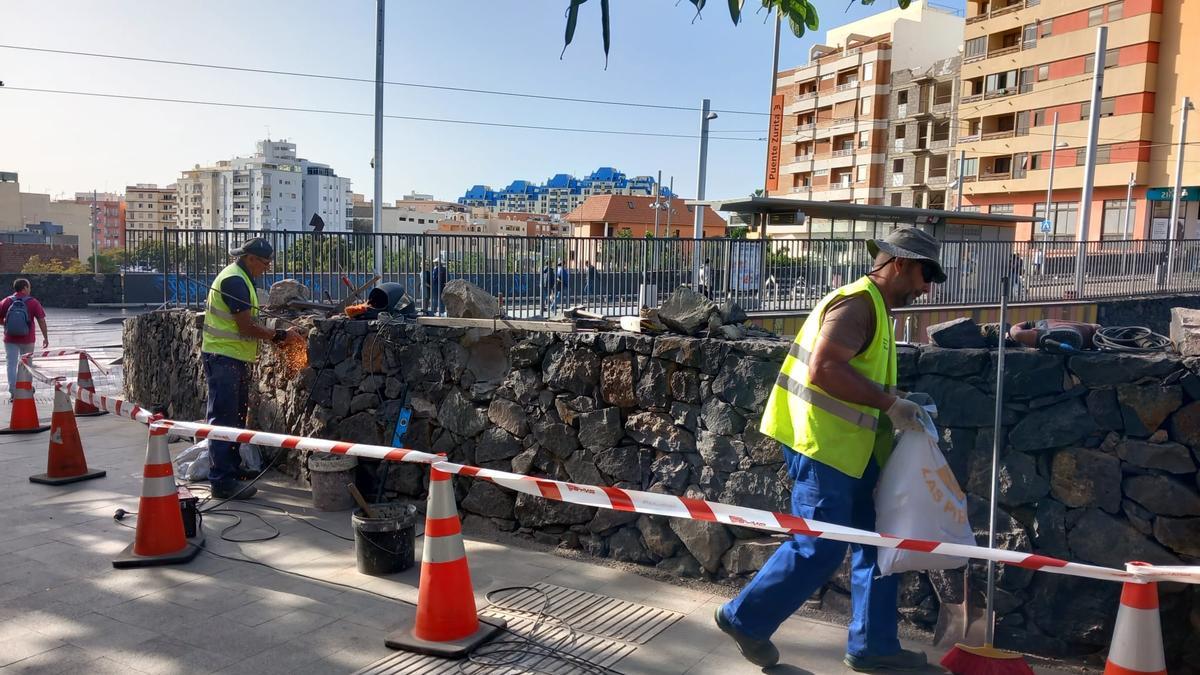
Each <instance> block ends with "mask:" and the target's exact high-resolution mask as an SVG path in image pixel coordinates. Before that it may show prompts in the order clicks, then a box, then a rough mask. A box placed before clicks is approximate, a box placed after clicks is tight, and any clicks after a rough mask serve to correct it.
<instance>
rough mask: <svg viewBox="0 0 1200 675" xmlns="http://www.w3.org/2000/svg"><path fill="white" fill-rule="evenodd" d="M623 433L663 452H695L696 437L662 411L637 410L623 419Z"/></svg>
mask: <svg viewBox="0 0 1200 675" xmlns="http://www.w3.org/2000/svg"><path fill="white" fill-rule="evenodd" d="M625 433H626V434H627V435H628V436H629V437H630V438H632V439H633V440H635V441H637V442H638V443H640V444H642V445H645V446H648V447H651V448H654V449H656V450H661V451H663V452H695V451H696V438H695V436H693V435H692V434H691V432H689V431H687V430H686V429H680V428H679V427H677V426H675V424H674V422H673V420H672V419H671V418H670V417H669V416H667V415H665V414H662V413H655V412H638V413H634V414H632V415H630V416H629V418H628V419H626V420H625Z"/></svg>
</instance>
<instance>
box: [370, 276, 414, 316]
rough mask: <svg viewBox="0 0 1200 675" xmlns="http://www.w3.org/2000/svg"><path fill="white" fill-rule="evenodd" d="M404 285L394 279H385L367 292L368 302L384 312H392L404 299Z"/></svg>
mask: <svg viewBox="0 0 1200 675" xmlns="http://www.w3.org/2000/svg"><path fill="white" fill-rule="evenodd" d="M404 297H405V292H404V287H403V286H401V285H400V284H398V283H396V282H394V281H385V282H384V283H382V284H379V285H378V286H376V287H375V288H372V289H371V292H370V293H368V294H367V304H368V305H370V306H371V307H373V308H375V309H378V310H380V311H383V312H391V311H392V310H393V309H395V308H396V305H397V304H398V303H400V301H402V300H404Z"/></svg>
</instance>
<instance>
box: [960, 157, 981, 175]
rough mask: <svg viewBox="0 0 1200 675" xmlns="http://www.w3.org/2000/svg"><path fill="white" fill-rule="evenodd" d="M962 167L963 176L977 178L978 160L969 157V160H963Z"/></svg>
mask: <svg viewBox="0 0 1200 675" xmlns="http://www.w3.org/2000/svg"><path fill="white" fill-rule="evenodd" d="M962 167H963V175H964V176H978V175H979V158H978V157H971V158H969V159H965V160H963V164H962Z"/></svg>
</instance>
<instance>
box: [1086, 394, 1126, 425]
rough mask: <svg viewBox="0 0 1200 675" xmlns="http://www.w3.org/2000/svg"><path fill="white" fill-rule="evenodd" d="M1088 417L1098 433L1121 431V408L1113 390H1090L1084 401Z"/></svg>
mask: <svg viewBox="0 0 1200 675" xmlns="http://www.w3.org/2000/svg"><path fill="white" fill-rule="evenodd" d="M1085 402H1086V405H1087V411H1088V415H1090V416H1091V418H1092V421H1093V422H1095V424H1096V428H1097V429H1099V430H1100V431H1122V430H1124V428H1125V426H1124V424H1123V423H1122V421H1121V406H1120V404H1118V403H1117V392H1116V390H1115V389H1092V390H1089V391H1088V393H1087V397H1086V399H1085Z"/></svg>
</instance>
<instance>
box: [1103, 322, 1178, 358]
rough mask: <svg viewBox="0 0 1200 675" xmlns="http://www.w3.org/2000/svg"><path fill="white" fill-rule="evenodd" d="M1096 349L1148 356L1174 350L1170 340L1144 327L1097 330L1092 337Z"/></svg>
mask: <svg viewBox="0 0 1200 675" xmlns="http://www.w3.org/2000/svg"><path fill="white" fill-rule="evenodd" d="M1092 342H1093V343H1094V344H1095V345H1096V349H1099V350H1100V351H1102V352H1124V353H1127V354H1150V353H1153V352H1169V351H1171V350H1172V349H1173V348H1174V345H1173V344H1172V342H1171V338H1169V337H1167V336H1165V335H1159V334H1158V333H1155V332H1154V331H1152V330H1150V329H1149V328H1146V327H1145V326H1112V327H1106V328H1099V329H1097V330H1096V334H1095V335H1094V336H1093V337H1092Z"/></svg>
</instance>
